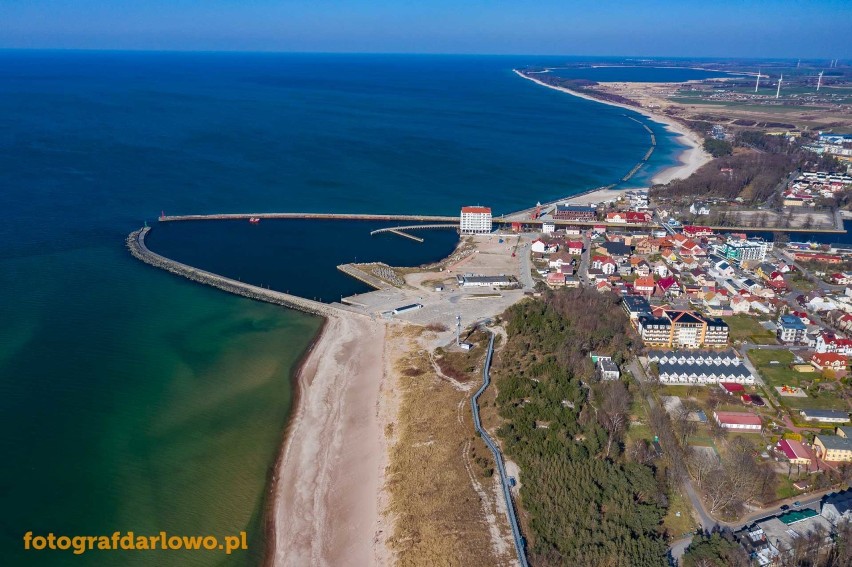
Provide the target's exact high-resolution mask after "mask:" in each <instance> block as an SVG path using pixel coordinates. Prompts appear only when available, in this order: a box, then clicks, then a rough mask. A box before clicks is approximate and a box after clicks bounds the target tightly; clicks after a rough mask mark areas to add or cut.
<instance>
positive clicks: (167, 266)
mask: <svg viewBox="0 0 852 567" xmlns="http://www.w3.org/2000/svg"><path fill="white" fill-rule="evenodd" d="M150 230H151V228H150V227H145V228H142V229H139V230H135V231H133V232H131V233H130V234H129V235H128V236H127V248H128V249H129V250H130V253H131V254H132V255H133V257H134V258H136V259H138V260H141V261H143V262H145V263H146V264H149V265H151V266H154V267H155V268H160V269H161V270H166V271H167V272H171V273H173V274H176V275H179V276H183V277H185V278H186V279H188V280H191V281H194V282H197V283H200V284H204V285H209V286H211V287H215V288H217V289H221V290H222V291H227V292H228V293H233V294H235V295H241V296H243V297H248V298H249V299H254V300H256V301H265V302H266V303H273V304H275V305H281V306H284V307H288V308H290V309H296V310H298V311H304V312H305V313H311V314H313V315H320V316H323V317H326V316H330V315H334V314H335V313H336V312H337V309H336V308H335V307H333V306H331V305H328V304H325V303H321V302H319V301H313V300H310V299H305V298H303V297H297V296H295V295H290V294H287V293H282V292H280V291H274V290H271V289H265V288H262V287H258V286H255V285H251V284H248V283H245V282H241V281H237V280H232V279H230V278H226V277H224V276H220V275H217V274H213V273H211V272H206V271H204V270H199V269H198V268H193V267H192V266H188V265H186V264H182V263H180V262H176V261H175V260H171V259H169V258H166V257H165V256H160V255H159V254H157V253H155V252H152V251H151V250H149V249H148V247H147V246H146V245H145V236H146V235H147V234H148V232H149V231H150Z"/></svg>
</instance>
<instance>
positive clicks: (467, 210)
mask: <svg viewBox="0 0 852 567" xmlns="http://www.w3.org/2000/svg"><path fill="white" fill-rule="evenodd" d="M462 212H463V213H490V212H491V208H490V207H462Z"/></svg>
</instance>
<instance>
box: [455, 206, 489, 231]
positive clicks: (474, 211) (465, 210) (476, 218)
mask: <svg viewBox="0 0 852 567" xmlns="http://www.w3.org/2000/svg"><path fill="white" fill-rule="evenodd" d="M459 229H460V232H461V233H462V234H488V233H489V232H491V229H492V218H491V209H490V208H489V207H462V210H461V219H460V221H459Z"/></svg>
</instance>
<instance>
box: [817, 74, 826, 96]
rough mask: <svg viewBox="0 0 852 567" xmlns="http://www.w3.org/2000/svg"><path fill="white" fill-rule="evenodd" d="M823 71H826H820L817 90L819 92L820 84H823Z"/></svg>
mask: <svg viewBox="0 0 852 567" xmlns="http://www.w3.org/2000/svg"><path fill="white" fill-rule="evenodd" d="M823 73H825V71H820V72H819V78H818V79H817V92H819V87H820V85H822V74H823Z"/></svg>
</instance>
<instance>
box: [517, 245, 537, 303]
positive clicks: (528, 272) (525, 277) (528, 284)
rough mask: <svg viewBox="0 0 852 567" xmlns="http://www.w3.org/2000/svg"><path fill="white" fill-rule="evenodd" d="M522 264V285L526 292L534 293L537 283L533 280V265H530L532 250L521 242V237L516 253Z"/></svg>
mask: <svg viewBox="0 0 852 567" xmlns="http://www.w3.org/2000/svg"><path fill="white" fill-rule="evenodd" d="M515 253H516V254H517V255H518V258H519V262H520V268H519V269H520V277H521V285H523V286H524V291H532V290H533V288H535V282H534V281H533V278H532V265H531V264H530V254H532V249H531V248H530V246H529V243H527V242H521V237H518V247H517V248H516V252H515Z"/></svg>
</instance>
